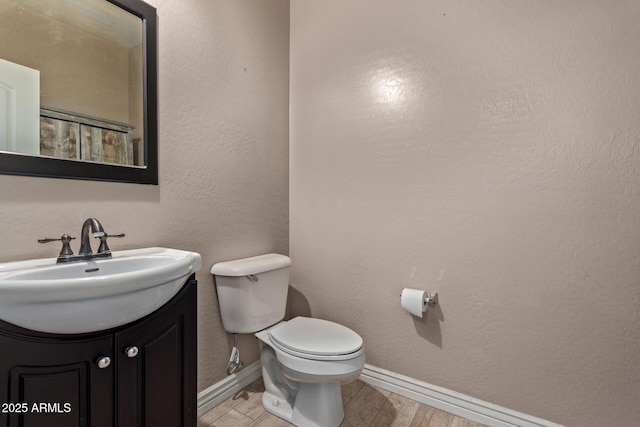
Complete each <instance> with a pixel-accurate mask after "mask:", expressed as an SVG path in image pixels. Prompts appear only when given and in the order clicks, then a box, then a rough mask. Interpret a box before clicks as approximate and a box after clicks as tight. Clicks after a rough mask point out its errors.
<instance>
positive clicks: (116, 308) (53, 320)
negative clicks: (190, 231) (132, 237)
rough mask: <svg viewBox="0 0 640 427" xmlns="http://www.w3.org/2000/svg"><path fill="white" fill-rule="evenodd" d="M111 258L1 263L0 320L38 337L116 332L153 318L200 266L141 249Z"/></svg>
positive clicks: (193, 259) (193, 258)
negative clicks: (56, 334)
mask: <svg viewBox="0 0 640 427" xmlns="http://www.w3.org/2000/svg"><path fill="white" fill-rule="evenodd" d="M112 255H113V258H111V259H96V260H91V261H81V262H73V263H68V264H56V258H45V259H34V260H28V261H17V262H6V263H0V319H1V320H4V321H5V322H8V323H12V324H14V325H17V326H20V327H23V328H26V329H31V330H34V331H38V332H50V333H58V334H77V333H87V332H95V331H101V330H105V329H110V328H115V327H117V326H121V325H124V324H127V323H130V322H133V321H135V320H137V319H140V318H142V317H144V316H146V315H147V314H150V313H152V312H153V311H155V310H156V309H158V308H160V307H161V306H162V305H164V304H165V303H166V302H167V301H169V300H170V299H171V298H172V297H173V296H174V295H175V294H176V293H178V291H179V290H180V288H181V287H182V285H184V283H185V281H186V280H187V278H188V277H189V276H190V275H191V274H193V273H194V272H196V271H198V270H200V268H201V267H202V258H201V257H200V254H198V253H195V252H188V251H182V250H178V249H169V248H144V249H133V250H126V251H115V252H112Z"/></svg>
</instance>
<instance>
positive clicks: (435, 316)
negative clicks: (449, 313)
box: [411, 302, 444, 348]
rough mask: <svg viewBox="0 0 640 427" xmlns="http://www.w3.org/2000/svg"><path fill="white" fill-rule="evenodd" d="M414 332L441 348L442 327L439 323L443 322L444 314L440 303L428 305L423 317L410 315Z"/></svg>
mask: <svg viewBox="0 0 640 427" xmlns="http://www.w3.org/2000/svg"><path fill="white" fill-rule="evenodd" d="M411 317H412V318H413V326H414V327H415V328H416V332H417V333H418V335H420V336H421V337H422V338H424V339H426V340H427V341H429V342H430V343H431V344H433V345H436V346H438V347H439V348H442V329H441V327H440V323H442V322H444V314H443V313H442V308H441V305H440V303H439V302H438V304H436V305H434V306H430V307H429V308H428V309H427V312H426V313H425V315H424V317H416V316H411Z"/></svg>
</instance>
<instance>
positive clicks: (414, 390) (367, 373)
mask: <svg viewBox="0 0 640 427" xmlns="http://www.w3.org/2000/svg"><path fill="white" fill-rule="evenodd" d="M260 376H262V365H261V364H260V361H256V362H254V363H252V364H251V365H249V366H247V367H246V368H244V369H242V370H241V371H238V372H236V373H235V374H233V375H229V376H228V377H227V378H225V379H223V380H222V381H219V382H217V383H215V384H214V385H212V386H211V387H209V388H207V389H206V390H203V391H201V392H200V393H198V416H201V415H203V414H205V413H206V412H208V411H210V410H211V409H213V408H214V407H215V406H217V405H219V404H220V403H222V402H223V401H225V400H226V399H228V398H229V397H231V396H233V395H234V394H235V393H237V392H238V391H240V390H242V389H243V388H245V387H246V386H248V385H249V384H251V383H252V382H253V381H255V380H257V379H258V378H260ZM360 380H361V381H362V382H364V383H367V384H371V385H374V386H376V387H380V388H381V389H384V390H389V391H391V392H393V393H396V394H399V395H401V396H405V397H408V398H409V399H413V400H415V401H417V402H420V403H424V404H425V405H429V406H433V407H434V408H437V409H440V410H443V411H446V412H449V413H451V414H454V415H457V416H459V417H462V418H466V419H468V420H471V421H475V422H477V423H481V424H484V425H487V426H489V427H562V426H561V425H560V424H555V423H552V422H550V421H546V420H543V419H541V418H536V417H532V416H531V415H527V414H523V413H522V412H517V411H513V410H511V409H507V408H503V407H502V406H498V405H494V404H493V403H489V402H485V401H483V400H480V399H475V398H473V397H470V396H467V395H465V394H462V393H458V392H455V391H453V390H448V389H446V388H443V387H438V386H436V385H433V384H429V383H426V382H423V381H419V380H416V379H414V378H410V377H407V376H404V375H401V374H397V373H395V372H391V371H387V370H386V369H382V368H378V367H376V366H371V365H369V364H366V365H364V369H363V370H362V374H361V375H360Z"/></svg>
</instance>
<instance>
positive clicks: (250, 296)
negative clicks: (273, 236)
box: [211, 254, 365, 427]
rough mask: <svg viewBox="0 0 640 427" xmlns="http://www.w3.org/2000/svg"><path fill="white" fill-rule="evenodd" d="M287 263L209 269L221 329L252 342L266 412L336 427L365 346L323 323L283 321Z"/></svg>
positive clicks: (275, 258) (262, 260)
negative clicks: (257, 355)
mask: <svg viewBox="0 0 640 427" xmlns="http://www.w3.org/2000/svg"><path fill="white" fill-rule="evenodd" d="M290 265H291V260H290V259H289V258H288V257H286V256H284V255H278V254H268V255H261V256H257V257H252V258H244V259H241V260H236V261H228V262H223V263H217V264H215V265H214V266H213V267H212V269H211V272H212V273H213V274H214V275H215V276H216V289H217V291H218V302H219V304H220V313H221V316H222V323H223V327H224V328H225V330H227V331H228V332H232V333H248V332H253V333H255V336H256V337H257V338H258V342H259V346H260V362H261V364H262V377H263V381H264V385H265V392H264V394H263V397H262V404H263V406H264V408H265V409H266V410H267V411H268V412H270V413H272V414H274V415H276V416H278V417H280V418H283V419H285V420H287V421H289V422H291V423H293V424H295V425H297V426H303V427H337V426H338V425H339V424H340V422H341V421H342V419H343V418H344V408H343V406H342V393H341V390H340V386H341V384H343V383H346V382H350V381H353V380H355V379H356V378H358V376H359V375H360V373H361V372H362V368H363V367H364V362H365V354H364V347H363V341H362V338H361V337H360V335H358V334H357V333H356V332H354V331H352V330H351V329H349V328H347V327H346V326H343V325H340V324H338V323H334V322H331V321H328V320H323V319H315V318H309V317H302V316H301V317H296V318H294V319H291V320H289V321H282V319H283V318H284V312H285V310H284V309H285V304H286V295H287V292H286V291H287V289H288V284H289V267H290Z"/></svg>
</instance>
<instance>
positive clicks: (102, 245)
mask: <svg viewBox="0 0 640 427" xmlns="http://www.w3.org/2000/svg"><path fill="white" fill-rule="evenodd" d="M107 237H118V238H120V237H124V233H119V234H107V233H104V234H103V235H102V236H98V238H99V239H100V247H99V248H98V253H99V254H100V253H104V252H110V249H109V246H108V245H107Z"/></svg>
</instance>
